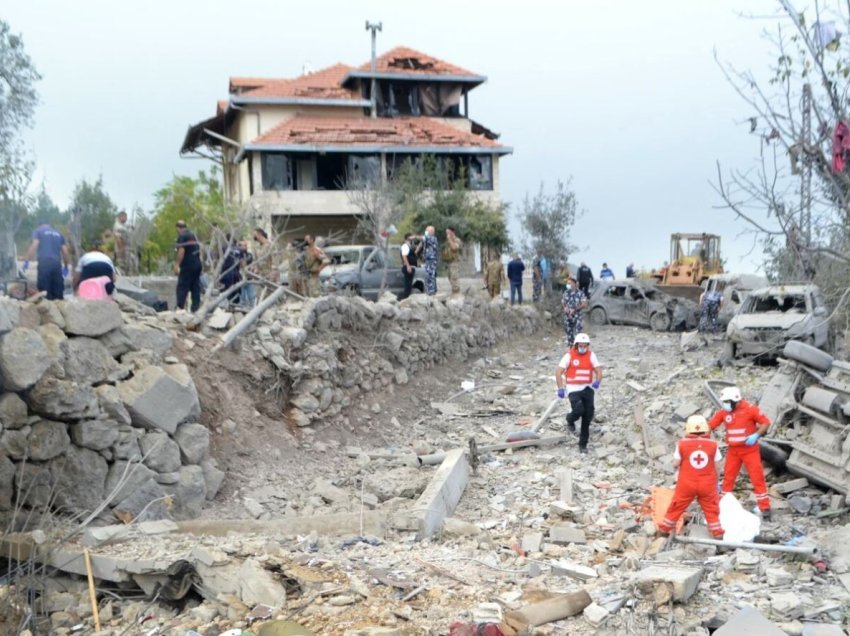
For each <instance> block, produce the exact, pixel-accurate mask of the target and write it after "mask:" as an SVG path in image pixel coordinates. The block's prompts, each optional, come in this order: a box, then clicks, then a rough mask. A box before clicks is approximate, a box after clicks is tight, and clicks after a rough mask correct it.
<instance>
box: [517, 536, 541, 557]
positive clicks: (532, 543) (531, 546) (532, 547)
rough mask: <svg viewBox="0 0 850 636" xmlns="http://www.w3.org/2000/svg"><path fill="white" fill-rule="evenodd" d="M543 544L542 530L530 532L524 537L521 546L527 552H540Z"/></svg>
mask: <svg viewBox="0 0 850 636" xmlns="http://www.w3.org/2000/svg"><path fill="white" fill-rule="evenodd" d="M541 545H543V533H542V532H529V533H528V534H526V535H524V536H523V537H522V544H521V547H522V549H523V550H524V551H525V552H526V553H531V552H540V547H541Z"/></svg>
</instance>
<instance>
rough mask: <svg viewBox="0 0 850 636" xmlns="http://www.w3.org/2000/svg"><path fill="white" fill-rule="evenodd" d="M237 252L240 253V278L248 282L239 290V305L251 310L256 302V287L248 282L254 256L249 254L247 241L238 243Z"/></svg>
mask: <svg viewBox="0 0 850 636" xmlns="http://www.w3.org/2000/svg"><path fill="white" fill-rule="evenodd" d="M239 251H240V252H241V253H242V257H241V262H240V264H239V269H240V271H241V272H242V277H243V278H244V279H245V280H246V281H248V282H246V283H245V284H244V285H242V289H240V290H239V304H240V305H242V306H243V307H247V308H249V309H251V308H253V306H254V303H256V302H257V285H256V283H252V282H250V278H251V274H252V273H253V272H249V269H250V268H251V265H252V263H253V262H254V255H253V254H251V251H250V248H249V246H248V241H244V240H243V241H239Z"/></svg>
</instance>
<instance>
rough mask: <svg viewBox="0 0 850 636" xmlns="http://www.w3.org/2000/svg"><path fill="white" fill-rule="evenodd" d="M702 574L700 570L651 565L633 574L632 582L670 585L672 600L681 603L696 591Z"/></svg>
mask: <svg viewBox="0 0 850 636" xmlns="http://www.w3.org/2000/svg"><path fill="white" fill-rule="evenodd" d="M702 574H703V569H702V568H692V567H684V566H681V567H679V566H670V565H665V566H659V565H653V566H650V567H648V568H646V569H644V570H640V571H638V572H637V573H635V575H634V577H633V582H634V583H637V584H640V583H644V582H649V583H670V584H671V585H672V586H673V600H674V601H679V602H680V603H683V602H685V601H687V600H688V599H689V598H691V596H693V595H694V592H696V591H697V586H698V585H699V582H700V579H701V578H702Z"/></svg>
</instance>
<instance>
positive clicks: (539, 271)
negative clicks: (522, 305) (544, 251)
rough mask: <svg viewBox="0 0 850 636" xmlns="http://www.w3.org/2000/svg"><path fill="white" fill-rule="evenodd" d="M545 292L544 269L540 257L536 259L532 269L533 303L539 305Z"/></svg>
mask: <svg viewBox="0 0 850 636" xmlns="http://www.w3.org/2000/svg"><path fill="white" fill-rule="evenodd" d="M542 292H543V268H542V267H541V266H540V256H538V257H537V258H535V259H534V264H533V265H532V269H531V302H533V303H539V302H540V295H541V293H542Z"/></svg>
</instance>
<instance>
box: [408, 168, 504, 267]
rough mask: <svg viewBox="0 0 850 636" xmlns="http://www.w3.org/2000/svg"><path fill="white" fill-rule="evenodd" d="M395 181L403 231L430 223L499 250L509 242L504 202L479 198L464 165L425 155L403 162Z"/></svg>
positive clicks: (417, 229) (421, 227) (417, 231)
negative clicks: (443, 162)
mask: <svg viewBox="0 0 850 636" xmlns="http://www.w3.org/2000/svg"><path fill="white" fill-rule="evenodd" d="M392 184H393V190H394V192H395V196H396V205H397V206H398V207H399V209H400V210H401V216H402V221H401V223H400V224H399V226H400V227H399V230H400V232H402V233H405V232H413V233H416V234H419V233H421V232H422V230H423V229H424V228H425V227H427V226H428V225H433V226H434V227H435V228H438V229H439V230H444V229H445V228H447V227H453V228H455V231H456V232H457V235H458V236H459V237H460V239H461V240H463V241H464V242H468V243H480V244H481V245H482V246H483V247H484V248H485V249H492V250H497V251H501V250H503V249H505V248H506V247H507V246H508V243H509V238H508V228H507V220H506V215H505V206H504V205H503V204H499V205H493V204H491V203H487V202H485V201H482V200H481V199H478V198H476V197H475V195H474V193H473V192H471V191H470V190H469V188H468V187H467V185H466V171H465V170H464V169H463V168H462V167H458V168H455V169H453V170H451V171H450V170H449V169H448V168H447V167H446V166H445V165H441V164H440V163H439V162H438V161H437V159H436V158H435V157H433V156H426V157H425V158H424V159H423V160H421V161H420V162H418V163H414V162H405V163H404V164H402V166H401V167H400V168H399V169H398V170H397V174H395V175H393V179H392Z"/></svg>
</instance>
